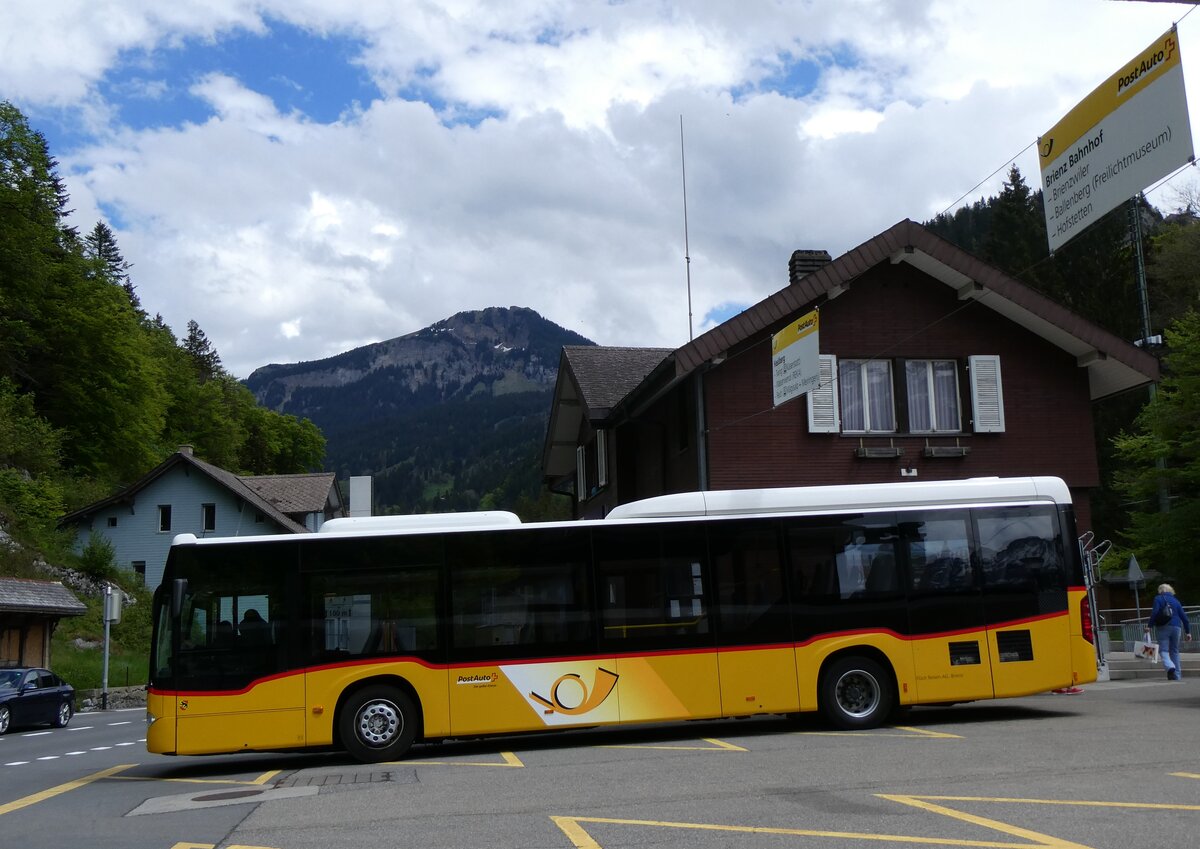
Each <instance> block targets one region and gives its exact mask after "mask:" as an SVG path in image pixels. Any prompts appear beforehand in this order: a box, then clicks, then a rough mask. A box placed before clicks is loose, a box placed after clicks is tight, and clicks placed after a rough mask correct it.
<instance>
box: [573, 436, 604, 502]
mask: <svg viewBox="0 0 1200 849" xmlns="http://www.w3.org/2000/svg"><path fill="white" fill-rule="evenodd" d="M594 441H595V443H596V468H595V469H589V468H588V459H587V449H588V446H587V445H586V444H584V445H578V446H576V447H575V489H576V490H577V491H576V493H575V497H576V498H577V499H578V500H579V501H587V500H588V499H589V498H591V497H592V488H591V486H589V482H590V481H593V480H594V481H595V482H596V492H597V493H599V491H600V490H602V489H604V487H606V486H608V432H607V431H605V430H602V429H601V430H597V431H596V434H595V437H594ZM589 472H592V474H591V475H589V474H588V473H589Z"/></svg>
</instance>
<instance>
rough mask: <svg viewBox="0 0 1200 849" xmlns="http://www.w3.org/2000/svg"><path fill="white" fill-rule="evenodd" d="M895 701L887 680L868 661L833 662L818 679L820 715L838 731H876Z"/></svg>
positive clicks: (846, 660)
mask: <svg viewBox="0 0 1200 849" xmlns="http://www.w3.org/2000/svg"><path fill="white" fill-rule="evenodd" d="M895 701H896V698H895V693H894V691H893V690H892V686H891V677H890V676H889V675H888V674H887V672H886V671H885V670H884V668H883V667H882V666H881V665H880V664H879V663H877V662H876V661H874V660H871V659H870V658H867V657H844V658H841V659H839V660H835V661H834V662H833V663H832V664H830V666H829V668H828V669H826V670H825V674H824V675H822V676H821V688H820V708H821V713H822V714H824V715H825V718H826V719H828V720H829V721H830V722H831V723H832V724H833V725H835V726H837V727H838V728H843V729H846V730H854V729H862V728H878V727H879V726H880V725H882V724H883V723H884V721H885V720H886V719H887V718H888V716H890V715H891V713H892V709H893V707H894V706H895Z"/></svg>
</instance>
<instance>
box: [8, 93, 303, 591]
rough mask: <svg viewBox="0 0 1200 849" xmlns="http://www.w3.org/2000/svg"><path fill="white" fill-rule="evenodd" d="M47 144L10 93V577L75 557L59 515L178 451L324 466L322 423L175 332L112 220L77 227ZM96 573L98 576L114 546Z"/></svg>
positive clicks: (219, 460)
mask: <svg viewBox="0 0 1200 849" xmlns="http://www.w3.org/2000/svg"><path fill="white" fill-rule="evenodd" d="M69 207H70V199H69V198H68V196H67V193H66V191H65V188H64V184H63V181H62V179H61V178H60V176H59V174H58V172H57V163H56V161H55V159H54V157H53V156H52V155H51V153H50V151H49V149H48V146H47V144H46V140H45V138H44V137H43V136H42V134H41V133H39V132H37V131H36V130H35V129H33V128H32V127H31V126H30V125H29V122H28V121H27V120H26V118H25V117H24V115H22V114H21V112H20V111H19V110H18V109H17V108H16V107H14V106H13V105H12V104H10V103H8V102H3V101H0V530H3V531H4V532H5V533H6V534H8V535H10V536H11V537H12V538H13V540H15V541H16V542H17V543H18V545H8V544H5V545H0V574H18V575H23V574H31V566H30V564H31V563H32V561H33V560H34V559H35V558H36V557H37V556H38V554H39V553H41V554H43V555H45V556H46V557H48V558H49V559H50V560H51V561H52V562H56V563H57V562H73V558H72V557H71V556H70V555H69V553H68V551H67V548H68V546H67V543H68V541H67V540H64V539H62V538H61V537H60V535H59V534H58V533H57V532H56V530H55V526H56V522H57V520H58V518H59V517H60V516H62V515H63V514H64V513H66V512H68V511H70V510H72V509H74V508H77V507H80V506H83V505H85V504H87V503H90V502H91V501H93V500H96V499H98V498H101V497H103V496H107V495H110V494H112V492H114V491H115V490H116V489H117V488H119V487H121V486H123V485H126V484H128V483H131V482H132V481H134V480H136V479H137V478H138V477H140V476H141V475H143V474H144V473H145V472H147V471H148V470H150V469H151V468H152V467H154V466H155V465H156V464H158V463H159V462H160V461H161V460H162V459H164V458H165V457H166V456H167V455H169V454H170V453H171V452H173V451H174V450H176V448H177V447H178V446H179V445H182V444H190V445H192V446H194V448H195V452H196V454H197V455H198V456H200V457H202V458H203V459H205V460H208V461H209V462H212V463H216V464H217V465H219V466H222V467H224V468H226V469H229V470H231V471H234V472H239V473H244V474H268V473H288V472H302V471H308V470H315V469H318V468H320V466H321V463H322V460H323V457H324V449H325V443H324V438H323V437H322V436H321V433H320V431H319V430H318V429H317V428H316V426H315V425H313V424H312V423H311V422H308V421H303V420H301V419H299V418H297V417H295V416H289V415H284V414H280V413H276V412H273V411H270V410H267V409H265V408H263V407H261V406H259V405H258V404H257V402H256V401H255V400H254V397H253V395H252V394H251V393H250V392H249V390H247V389H246V388H245V387H244V386H242V385H241V384H240V383H239V382H238V381H237V380H235V379H234V378H233V377H232V376H231V375H229V374H228V373H227V372H226V371H225V370H224V368H223V367H222V365H221V360H220V357H219V355H218V354H217V352H216V351H215V350H214V349H213V347H212V345H211V344H210V343H209V341H208V340H207V339H206V338H205V336H204V332H203V331H202V330H201V329H200V327H199V326H197V325H196V324H195V322H191V323H189V325H188V328H187V332H186V335H185V336H184V337H183V338H182V339H180V338H179V337H177V336H176V334H175V333H174V331H173V330H172V329H171V328H170V327H168V326H167V325H166V324H165V323H164V322H163V320H162V318H161V316H158V315H151V314H150V313H149V312H148V311H147V309H146V308H145V306H144V305H143V304H142V303H141V302H140V299H139V297H138V294H137V287H136V285H135V284H134V281H133V277H132V275H131V267H130V265H129V263H127V262H126V261H125V259H124V258H123V256H122V255H121V251H120V248H119V246H118V245H117V242H116V238H115V236H114V234H113V231H112V229H111V228H110V227H109V226H108V225H107V224H106V223H105V222H103V221H100V222H96V224H95V225H94V227H93V228H92V229H90V230H89V231H88V232H87V233H86V234H83V235H81V234H80V233H79V232H78V230H77V229H76V228H75V227H73V226H71V225H70V224H68V222H67V216H68V215H69ZM92 554H93V557H92V561H91V564H90V565H91V568H93V569H100V570H103V568H104V562H103V561H104V557H103V552H99V553H96V552H93V553H92Z"/></svg>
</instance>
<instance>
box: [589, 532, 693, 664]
mask: <svg viewBox="0 0 1200 849" xmlns="http://www.w3.org/2000/svg"><path fill="white" fill-rule="evenodd" d="M704 536H705V535H704V531H703V529H702V528H696V527H694V526H691V525H675V526H669V527H668V526H664V527H653V526H643V527H632V528H621V527H602V528H599V529H598V530H597V531H596V534H595V537H594V539H595V546H596V571H597V575H598V580H599V582H600V593H601V598H600V611H601V617H602V621H601V624H602V637H603V639H605V640H615V641H620V642H621V643H622V644H626V645H633V644H638V645H644V646H645V647H647V648H650V647H654V646H677V645H707V644H708V643H709V642H711V637H708V636H707V635H709V634H711V628H710V622H709V617H708V607H707V604H708V602H707V600H706V599H707V597H706V590H705V567H704V559H705V558H704V557H703V555H702V552H703V548H704Z"/></svg>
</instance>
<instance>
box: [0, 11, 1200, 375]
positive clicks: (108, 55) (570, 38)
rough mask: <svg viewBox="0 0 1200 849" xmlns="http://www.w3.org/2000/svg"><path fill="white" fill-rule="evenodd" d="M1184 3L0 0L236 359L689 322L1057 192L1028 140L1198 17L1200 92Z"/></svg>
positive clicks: (161, 263) (2, 70) (106, 178)
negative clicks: (483, 320)
mask: <svg viewBox="0 0 1200 849" xmlns="http://www.w3.org/2000/svg"><path fill="white" fill-rule="evenodd" d="M1193 8H1194V7H1193V5H1191V4H1189V3H1171V2H1150V0H1145V1H1144V2H1139V0H1054V2H1050V3H1047V2H1044V0H1043V2H1037V3H1034V2H1027V1H1026V0H1006V2H1004V3H995V2H964V1H963V0H877V2H869V1H868V0H788V1H787V2H783V1H782V0H740V2H737V3H731V2H728V0H692V2H669V0H609V2H573V0H506V2H504V3H497V2H488V0H443V2H428V0H419V2H416V1H414V2H410V1H409V0H356V2H354V3H348V2H329V0H196V1H195V2H178V3H163V2H161V0H51V2H50V3H47V2H45V0H37V2H34V0H2V1H0V10H2V13H3V14H2V18H3V23H2V24H0V99H3V100H8V101H10V102H12V103H13V104H14V105H16V106H17V107H18V108H19V109H20V110H21V111H22V112H23V113H24V114H25V116H26V117H27V118H28V119H29V121H30V123H31V124H32V126H33V127H34V128H35V129H38V130H40V131H41V132H43V133H44V134H45V136H46V138H47V140H48V142H49V145H50V150H51V153H52V154H53V155H54V156H55V157H56V158H57V159H58V162H59V173H60V175H61V176H62V177H63V179H64V181H65V183H66V186H67V189H68V191H69V192H70V195H71V203H70V207H71V208H72V209H73V210H74V212H73V213H72V216H71V219H70V222H71V223H72V224H74V225H75V226H77V227H78V228H79V229H80V231H81V232H87V231H89V230H91V229H92V227H93V226H94V224H95V223H96V222H97V221H101V220H103V221H104V222H106V223H107V224H108V225H109V226H110V227H111V228H112V229H113V230H114V232H115V233H116V236H117V241H118V244H119V246H120V249H121V251H122V253H123V254H124V256H125V258H126V260H127V261H129V262H130V263H132V268H131V270H130V274H131V277H132V282H133V284H134V286H135V287H136V289H137V294H138V296H139V298H140V299H141V303H142V306H143V308H144V309H145V310H146V311H147V312H149V313H150V314H151V315H154V314H161V315H162V317H163V318H164V319H165V320H166V322H167V323H168V324H169V325H170V326H171V327H172V328H173V329H174V330H175V332H176V334H177V335H178V336H181V337H182V336H183V335H184V334H186V328H187V323H188V322H189V321H190V320H195V321H196V322H197V323H198V324H199V326H200V327H201V329H202V330H203V331H204V332H205V334H206V335H207V337H208V338H209V340H210V341H211V342H212V344H213V345H214V347H215V348H216V349H217V351H218V352H219V354H220V356H221V358H222V361H223V363H224V365H225V367H226V369H227V370H229V371H230V372H231V373H232V374H234V375H235V376H237V377H243V378H244V377H247V376H249V374H250V373H251V372H252V371H253V370H254V369H256V368H258V367H260V366H264V365H267V364H270V363H294V362H302V361H308V360H317V359H322V358H325V357H329V356H333V355H335V354H339V353H342V352H344V351H348V350H351V349H353V348H356V347H359V346H362V345H366V344H369V343H371V342H377V341H381V340H385V339H391V338H395V337H397V336H402V335H405V334H407V333H411V332H414V331H416V330H419V329H421V328H422V327H426V326H428V325H430V324H432V323H434V322H436V321H439V320H441V319H444V318H447V317H449V316H451V315H453V314H454V313H457V312H460V311H463V310H477V309H483V308H486V307H491V306H502V307H503V306H520V307H529V308H531V309H534V310H536V311H537V312H538V313H540V314H541V315H542V316H544V317H545V318H547V319H549V320H551V321H553V322H556V323H557V324H560V325H562V326H563V327H566V328H568V329H571V330H574V331H576V332H578V333H581V334H583V335H584V336H586V337H588V338H589V339H591V340H593V341H595V342H597V343H599V344H602V345H625V346H652V347H677V346H680V345H683V344H686V343H687V342H688V340H689V339H690V338H693V337H695V336H699V335H700V334H701V333H703V332H705V331H707V330H709V329H711V328H712V327H714V326H716V325H717V324H719V323H720V322H721V321H724V320H725V319H727V318H729V317H730V316H732V315H735V314H736V313H737V312H739V311H740V310H743V309H745V308H746V307H748V306H750V305H752V304H754V303H756V302H758V301H759V300H761V299H763V298H765V297H767V296H768V295H770V294H771V293H773V292H775V291H778V290H779V289H781V288H783V287H785V286H786V285H787V282H788V277H787V267H788V259H789V258H790V256H791V253H792V251H793V250H796V249H798V248H806V249H825V250H828V251H829V252H830V253H831V254H832V255H833V256H835V257H836V256H838V255H840V254H841V253H844V252H845V251H847V250H849V249H851V248H853V247H855V246H856V245H859V244H861V243H862V242H865V241H867V240H869V239H871V238H872V237H874V236H875V235H877V234H878V233H880V232H882V231H883V230H886V229H887V228H888V227H890V226H892V225H893V224H895V223H896V222H898V221H900V220H903V219H905V218H911V219H913V220H915V221H927V220H929V219H931V218H933V217H934V216H936V215H937V214H938V213H941V212H944V211H952V210H953V209H954V208H956V207H957V206H960V205H963V204H969V203H971V202H972V201H976V200H979V199H980V198H982V197H987V196H991V195H995V194H997V193H998V192H999V191H1000V190H1001V188H1002V182H1003V179H1004V176H1005V175H1006V173H1007V170H1008V167H1009V165H1010V164H1012V163H1015V164H1016V165H1017V166H1018V167H1019V168H1020V169H1021V171H1022V173H1023V174H1024V175H1025V178H1026V181H1027V182H1028V183H1029V184H1030V185H1031V186H1033V187H1035V188H1036V187H1038V186H1040V179H1039V176H1038V163H1037V155H1036V150H1035V147H1034V145H1035V142H1036V139H1037V137H1038V136H1039V135H1040V134H1042V133H1044V132H1046V131H1047V130H1049V129H1050V127H1052V126H1053V125H1054V124H1055V123H1056V122H1057V121H1058V120H1059V119H1060V118H1061V117H1062V116H1063V115H1065V114H1066V113H1067V112H1068V111H1069V110H1070V109H1071V108H1072V107H1073V106H1074V105H1075V104H1077V103H1078V102H1079V101H1080V100H1081V99H1082V98H1083V97H1084V96H1086V95H1087V94H1088V93H1089V92H1090V91H1091V90H1092V89H1094V88H1095V87H1096V86H1097V85H1099V84H1100V83H1101V82H1103V81H1104V80H1105V79H1106V78H1107V77H1108V76H1109V75H1111V74H1112V73H1114V72H1115V71H1116V70H1117V69H1118V68H1119V67H1120V66H1121V65H1123V64H1124V63H1125V62H1127V61H1129V60H1132V59H1133V58H1134V57H1135V56H1136V55H1137V54H1138V53H1140V52H1141V51H1142V50H1143V49H1144V48H1145V47H1147V46H1148V45H1149V44H1150V43H1151V42H1153V41H1154V40H1155V39H1156V38H1158V36H1160V35H1161V34H1162V33H1163V32H1165V31H1166V30H1167V29H1168V28H1170V27H1171V25H1172V24H1173V23H1175V22H1177V21H1178V22H1179V40H1180V46H1181V51H1182V56H1183V65H1184V72H1185V79H1186V81H1187V87H1188V91H1189V100H1190V101H1191V100H1192V99H1193V98H1195V97H1196V96H1198V95H1200V14H1197V15H1195V16H1190V17H1185V16H1188V14H1189V13H1190V12H1191V11H1192V9H1193ZM1181 19H1182V20H1181ZM1190 111H1191V112H1193V113H1195V114H1194V115H1193V123H1195V119H1196V117H1197V116H1200V109H1192V110H1190ZM1192 133H1193V137H1195V138H1200V132H1198V131H1197V129H1196V128H1195V127H1193V130H1192ZM1195 181H1196V172H1195V171H1194V169H1191V168H1186V169H1184V170H1183V171H1182V172H1181V173H1180V174H1179V175H1177V176H1175V177H1174V178H1173V179H1171V180H1170V181H1168V182H1166V183H1165V184H1163V185H1162V186H1160V187H1158V188H1156V189H1155V190H1154V191H1153V192H1152V193H1151V194H1150V199H1151V202H1153V203H1155V204H1156V205H1157V206H1159V207H1160V208H1161V209H1164V210H1171V209H1174V208H1178V207H1179V206H1182V205H1183V204H1182V202H1181V200H1180V198H1181V196H1182V195H1183V194H1186V193H1188V192H1194V191H1195V189H1194V188H1192V186H1193V184H1194V183H1195ZM685 194H686V205H685V203H684V197H685ZM685 222H686V224H685Z"/></svg>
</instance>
